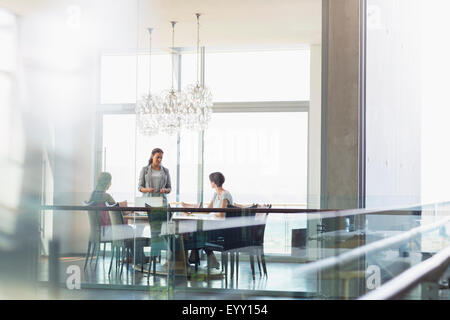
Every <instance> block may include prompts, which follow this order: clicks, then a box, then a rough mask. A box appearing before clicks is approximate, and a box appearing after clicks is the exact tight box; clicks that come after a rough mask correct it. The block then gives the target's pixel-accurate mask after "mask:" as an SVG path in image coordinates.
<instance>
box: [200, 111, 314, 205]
mask: <svg viewBox="0 0 450 320" xmlns="http://www.w3.org/2000/svg"><path fill="white" fill-rule="evenodd" d="M307 137H308V114H307V113H306V112H280V113H278V112H258V113H254V112H252V113H243V112H242V113H215V114H214V115H213V117H212V121H211V123H210V125H209V128H208V130H207V132H206V134H205V152H204V161H205V169H204V170H205V171H204V172H205V180H204V185H205V193H204V194H205V197H204V199H205V201H209V200H210V199H211V198H212V194H213V190H212V189H211V188H210V183H209V179H208V176H209V174H210V173H211V172H215V171H220V172H222V173H223V174H224V175H225V178H226V182H225V185H224V187H225V189H227V190H229V191H230V192H231V194H232V195H233V199H234V200H235V201H236V202H238V203H244V204H246V203H248V204H251V203H279V204H282V203H305V202H306V193H307V192H306V187H307V172H306V171H307V163H306V161H307V157H306V154H307Z"/></svg>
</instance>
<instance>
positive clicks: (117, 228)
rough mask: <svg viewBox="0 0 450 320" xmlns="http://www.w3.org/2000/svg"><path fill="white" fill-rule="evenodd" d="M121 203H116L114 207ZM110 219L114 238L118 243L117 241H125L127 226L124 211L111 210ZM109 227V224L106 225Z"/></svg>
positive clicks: (109, 212)
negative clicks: (125, 228)
mask: <svg viewBox="0 0 450 320" xmlns="http://www.w3.org/2000/svg"><path fill="white" fill-rule="evenodd" d="M118 206H119V204H118V203H116V204H114V205H113V206H112V207H118ZM108 214H109V220H110V222H111V226H110V228H111V235H112V240H113V241H115V243H116V245H117V241H123V240H125V238H126V235H125V232H124V227H125V226H126V224H125V220H124V219H123V215H122V211H115V210H114V211H113V210H109V211H108ZM106 228H108V226H106Z"/></svg>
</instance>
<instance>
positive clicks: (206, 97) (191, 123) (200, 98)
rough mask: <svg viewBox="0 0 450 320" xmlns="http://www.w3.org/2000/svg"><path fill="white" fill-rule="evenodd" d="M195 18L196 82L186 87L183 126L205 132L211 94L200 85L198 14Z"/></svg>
mask: <svg viewBox="0 0 450 320" xmlns="http://www.w3.org/2000/svg"><path fill="white" fill-rule="evenodd" d="M195 15H196V17H197V82H196V83H194V84H190V85H188V86H187V87H186V89H185V92H186V99H187V100H186V103H187V104H186V117H185V121H184V126H185V127H186V128H187V129H191V130H205V129H206V128H207V126H208V122H209V121H210V120H211V112H212V110H211V107H212V105H213V103H212V94H211V91H210V90H209V88H207V87H206V86H205V85H204V84H203V83H200V80H199V79H200V68H199V64H200V13H196V14H195Z"/></svg>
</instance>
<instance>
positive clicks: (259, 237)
mask: <svg viewBox="0 0 450 320" xmlns="http://www.w3.org/2000/svg"><path fill="white" fill-rule="evenodd" d="M270 208H272V205H271V204H270V205H268V206H267V209H270ZM268 215H269V213H268V212H258V213H256V215H255V227H254V231H253V241H254V243H253V245H257V246H262V245H263V244H264V233H265V230H266V224H267V216H268Z"/></svg>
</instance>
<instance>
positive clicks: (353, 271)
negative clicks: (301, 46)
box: [318, 0, 365, 298]
mask: <svg viewBox="0 0 450 320" xmlns="http://www.w3.org/2000/svg"><path fill="white" fill-rule="evenodd" d="M364 1H365V0H339V1H336V0H323V1H322V13H323V15H322V134H321V140H322V150H321V191H322V192H321V193H322V198H321V208H333V209H346V208H357V207H358V206H359V205H360V197H361V196H362V195H363V193H362V192H363V190H361V186H362V185H363V183H364V181H363V180H362V179H363V176H362V175H361V174H360V172H363V170H362V168H361V163H362V164H363V163H364V162H362V160H363V158H364V156H363V155H362V153H361V151H363V150H361V149H362V148H361V147H360V143H361V141H360V136H362V134H361V133H360V132H362V131H361V130H360V125H363V123H361V121H360V116H361V113H360V112H361V110H363V109H362V107H363V106H362V104H361V102H360V101H361V100H360V90H361V87H360V84H361V79H364V78H361V75H362V72H361V71H362V70H361V69H360V67H361V66H363V65H362V64H361V63H360V59H361V58H360V57H361V56H362V55H361V53H362V52H361V50H362V49H363V46H361V45H360V43H361V42H360V31H361V30H363V25H362V24H361V21H362V20H363V19H361V11H362V10H361V9H362V8H363V6H364V3H365V2H364ZM361 198H362V197H361ZM358 223H359V222H358ZM321 224H322V225H323V227H324V229H325V232H329V231H334V230H344V229H345V217H344V218H331V219H322V221H321ZM338 240H339V239H337V238H333V239H332V240H330V241H325V239H322V240H321V241H320V247H321V249H320V250H321V251H320V255H321V257H322V258H323V257H327V256H335V255H337V254H338V252H337V251H336V250H339V247H340V246H341V244H340V242H339V241H338ZM363 243H364V239H362V238H358V239H355V240H353V241H352V242H351V243H348V242H347V243H346V244H345V247H347V248H351V247H354V246H355V247H356V246H360V245H362V244H363ZM349 246H350V247H349ZM364 266H365V261H364V258H363V257H362V258H361V259H357V260H355V261H354V262H352V263H349V264H347V265H345V266H336V267H333V268H332V269H328V270H321V271H320V272H319V275H318V278H319V285H318V288H319V291H320V292H319V293H320V294H321V295H323V296H326V297H328V298H355V297H358V296H359V295H360V294H361V293H362V292H364V282H365V279H364V276H363V277H362V278H361V277H359V276H354V275H359V274H364ZM344 278H345V279H346V280H345V281H341V280H338V279H344ZM347 278H348V279H347Z"/></svg>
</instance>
